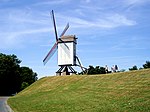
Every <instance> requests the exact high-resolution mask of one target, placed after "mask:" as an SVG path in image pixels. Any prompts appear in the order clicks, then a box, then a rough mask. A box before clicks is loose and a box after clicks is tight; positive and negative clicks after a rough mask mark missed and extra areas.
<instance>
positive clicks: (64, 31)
mask: <svg viewBox="0 0 150 112" xmlns="http://www.w3.org/2000/svg"><path fill="white" fill-rule="evenodd" d="M68 28H69V23H67V25H66V27H65V29H64V30H63V32H62V33H61V35H60V37H62V36H63V35H64V34H65V33H66V31H67V29H68Z"/></svg>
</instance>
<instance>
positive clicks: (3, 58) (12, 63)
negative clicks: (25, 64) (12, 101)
mask: <svg viewBox="0 0 150 112" xmlns="http://www.w3.org/2000/svg"><path fill="white" fill-rule="evenodd" d="M20 63H21V60H19V59H18V58H17V56H16V55H5V54H2V53H0V86H1V87H0V89H1V92H0V95H10V94H12V93H15V92H18V91H19V89H20V85H21V83H20V74H19V68H20V65H19V64H20Z"/></svg>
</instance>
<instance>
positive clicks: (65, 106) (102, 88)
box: [8, 69, 150, 112]
mask: <svg viewBox="0 0 150 112" xmlns="http://www.w3.org/2000/svg"><path fill="white" fill-rule="evenodd" d="M8 104H9V105H10V106H11V108H12V109H13V110H14V111H15V112H148V111H150V69H145V70H139V71H132V72H124V73H114V74H107V75H83V76H79V75H74V76H52V77H45V78H42V79H40V80H38V81H37V82H35V83H34V84H32V85H31V86H30V87H28V88H26V89H25V90H23V91H22V92H20V93H19V94H17V95H16V96H14V97H11V98H10V99H9V100H8Z"/></svg>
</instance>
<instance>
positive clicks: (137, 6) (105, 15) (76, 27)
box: [0, 0, 150, 78]
mask: <svg viewBox="0 0 150 112" xmlns="http://www.w3.org/2000/svg"><path fill="white" fill-rule="evenodd" d="M51 10H54V12H55V18H56V24H57V30H58V34H61V32H62V31H63V29H64V27H65V26H66V24H67V23H68V22H69V24H70V27H69V29H68V30H67V32H66V33H65V35H76V37H77V38H78V39H77V51H76V52H77V56H78V57H79V58H80V60H81V63H82V65H83V66H85V67H87V68H88V66H89V65H92V66H105V65H108V67H109V69H110V68H111V67H112V66H113V65H118V67H119V69H120V70H121V69H126V70H128V68H131V67H133V66H134V65H137V67H138V68H139V67H142V65H143V64H144V63H145V62H146V61H150V0H0V52H1V53H4V54H15V55H16V56H17V57H18V58H19V59H20V60H21V61H22V62H21V66H28V67H30V68H32V70H33V71H34V72H36V73H37V74H38V77H39V78H41V77H45V76H54V75H55V72H56V71H57V70H58V69H59V67H58V65H57V57H58V56H57V52H56V53H55V54H54V55H53V57H52V58H51V59H50V60H49V62H48V63H47V64H46V65H45V66H44V65H43V59H44V58H45V56H46V54H47V53H48V51H49V50H50V49H51V47H52V46H53V44H54V43H55V35H54V30H53V24H52V19H51V16H50V12H51ZM75 69H76V70H77V71H78V72H80V71H81V70H80V68H77V67H75Z"/></svg>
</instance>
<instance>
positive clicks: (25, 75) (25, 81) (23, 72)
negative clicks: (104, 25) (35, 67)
mask: <svg viewBox="0 0 150 112" xmlns="http://www.w3.org/2000/svg"><path fill="white" fill-rule="evenodd" d="M20 78H21V84H22V85H23V87H21V88H23V89H24V88H25V87H27V85H30V84H32V83H33V82H35V81H36V80H37V73H34V72H33V71H32V69H30V68H29V67H21V68H20ZM24 85H26V86H24Z"/></svg>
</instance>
